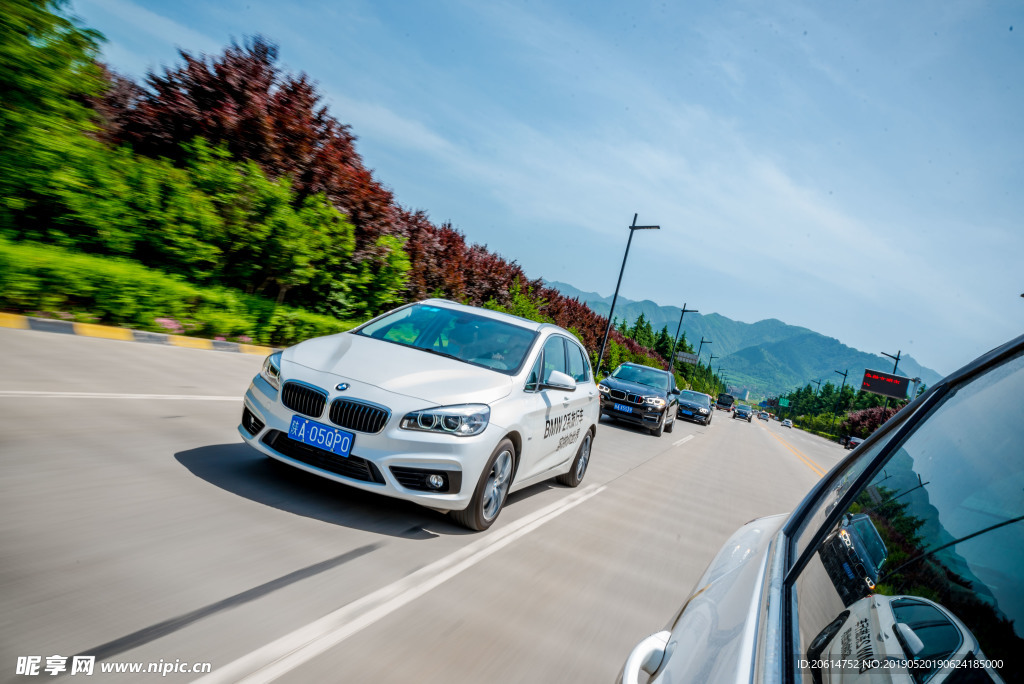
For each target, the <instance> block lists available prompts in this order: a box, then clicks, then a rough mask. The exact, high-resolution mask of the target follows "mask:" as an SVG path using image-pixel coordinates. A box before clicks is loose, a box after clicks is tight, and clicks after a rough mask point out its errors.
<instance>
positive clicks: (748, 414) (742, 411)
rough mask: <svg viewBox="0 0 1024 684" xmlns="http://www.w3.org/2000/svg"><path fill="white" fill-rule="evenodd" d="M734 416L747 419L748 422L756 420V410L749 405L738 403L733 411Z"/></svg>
mask: <svg viewBox="0 0 1024 684" xmlns="http://www.w3.org/2000/svg"><path fill="white" fill-rule="evenodd" d="M732 417H733V418H740V419H742V420H745V421H747V422H748V423H749V422H751V421H752V420H754V411H753V409H751V408H750V407H749V406H745V405H744V404H736V409H735V410H734V411H733V413H732Z"/></svg>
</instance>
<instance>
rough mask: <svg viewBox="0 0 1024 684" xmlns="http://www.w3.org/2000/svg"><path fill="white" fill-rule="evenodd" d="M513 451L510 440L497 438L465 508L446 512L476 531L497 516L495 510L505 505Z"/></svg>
mask: <svg viewBox="0 0 1024 684" xmlns="http://www.w3.org/2000/svg"><path fill="white" fill-rule="evenodd" d="M515 453H516V451H515V447H514V446H513V445H512V442H511V440H508V439H503V440H501V443H500V444H498V446H497V447H496V448H495V449H494V452H493V453H492V454H491V458H490V459H488V461H487V466H486V467H485V468H484V472H483V475H481V476H480V481H479V482H478V483H477V485H476V491H474V492H473V498H472V499H471V500H470V502H469V505H468V506H466V510H464V511H450V512H449V515H451V516H452V518H454V519H455V521H456V522H457V523H459V524H460V525H463V526H464V527H468V528H469V529H471V530H476V531H478V532H480V531H483V530H486V529H487V528H488V527H490V526H491V524H492V523H493V522H494V521H495V520H497V519H498V513H500V512H501V507H502V506H503V505H505V497H507V496H508V489H509V487H510V486H511V485H512V472H513V469H514V466H515Z"/></svg>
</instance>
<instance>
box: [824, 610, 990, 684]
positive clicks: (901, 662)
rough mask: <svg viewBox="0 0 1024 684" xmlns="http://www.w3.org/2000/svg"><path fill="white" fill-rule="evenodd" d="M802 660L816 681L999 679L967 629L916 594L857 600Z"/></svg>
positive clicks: (827, 629) (957, 620)
mask: <svg viewBox="0 0 1024 684" xmlns="http://www.w3.org/2000/svg"><path fill="white" fill-rule="evenodd" d="M806 659H807V663H808V668H809V669H810V671H811V676H812V679H813V680H814V682H815V683H816V684H832V683H838V682H872V681H877V679H878V677H877V676H876V675H879V674H882V675H888V676H890V677H892V678H893V679H901V680H903V681H913V682H920V683H922V684H923V683H924V682H929V683H930V684H939V683H940V682H994V681H1000V679H1001V678H1000V677H999V675H998V674H997V673H996V672H994V671H993V669H992V668H991V667H986V661H988V660H989V659H988V658H987V657H986V656H985V654H984V653H983V652H982V650H981V647H980V645H979V643H978V640H977V638H976V637H975V636H974V634H973V633H972V632H971V630H969V629H968V628H967V626H966V625H964V623H963V622H961V621H960V619H959V618H957V617H956V615H954V614H953V613H951V612H950V611H949V610H947V609H946V608H944V607H943V606H941V605H939V604H938V603H936V602H934V601H931V600H929V599H926V598H923V597H920V596H884V595H880V594H878V595H874V596H867V597H864V598H862V599H860V600H859V601H857V602H856V603H854V604H853V605H851V606H850V607H849V609H848V610H844V611H843V612H842V613H840V614H839V615H838V616H836V619H835V620H833V621H832V622H830V623H829V624H828V625H827V626H826V627H825V628H824V629H823V630H822V631H821V632H819V633H818V635H817V636H816V637H815V638H814V640H813V641H812V642H811V644H810V646H808V648H807V654H806ZM854 663H856V664H854ZM862 663H863V664H864V665H868V666H867V667H863V666H862ZM883 663H885V666H884V672H882V670H883V665H882V664H883ZM872 665H873V667H871V666H872ZM908 665H910V666H909V667H908Z"/></svg>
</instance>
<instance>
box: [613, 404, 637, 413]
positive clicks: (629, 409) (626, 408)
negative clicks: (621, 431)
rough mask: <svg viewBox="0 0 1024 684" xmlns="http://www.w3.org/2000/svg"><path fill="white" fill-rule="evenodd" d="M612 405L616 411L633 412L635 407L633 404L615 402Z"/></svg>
mask: <svg viewBox="0 0 1024 684" xmlns="http://www.w3.org/2000/svg"><path fill="white" fill-rule="evenodd" d="M612 406H613V408H614V409H615V410H616V411H622V412H623V413H632V412H633V407H632V406H623V405H622V404H613V405H612Z"/></svg>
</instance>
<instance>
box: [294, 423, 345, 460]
mask: <svg viewBox="0 0 1024 684" xmlns="http://www.w3.org/2000/svg"><path fill="white" fill-rule="evenodd" d="M288 436H289V437H291V438H292V439H294V440H295V441H296V442H302V443H303V444H308V445H309V446H314V447H317V448H318V449H323V450H324V451H330V452H331V453H332V454H338V455H339V456H344V457H345V458H348V455H349V454H350V453H351V452H352V442H354V441H355V439H356V436H355V435H353V434H352V433H351V432H345V431H344V430H339V429H338V428H333V427H328V426H326V425H321V424H320V423H317V422H316V421H313V420H310V419H309V418H303V417H302V416H292V424H291V425H290V426H289V427H288Z"/></svg>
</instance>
